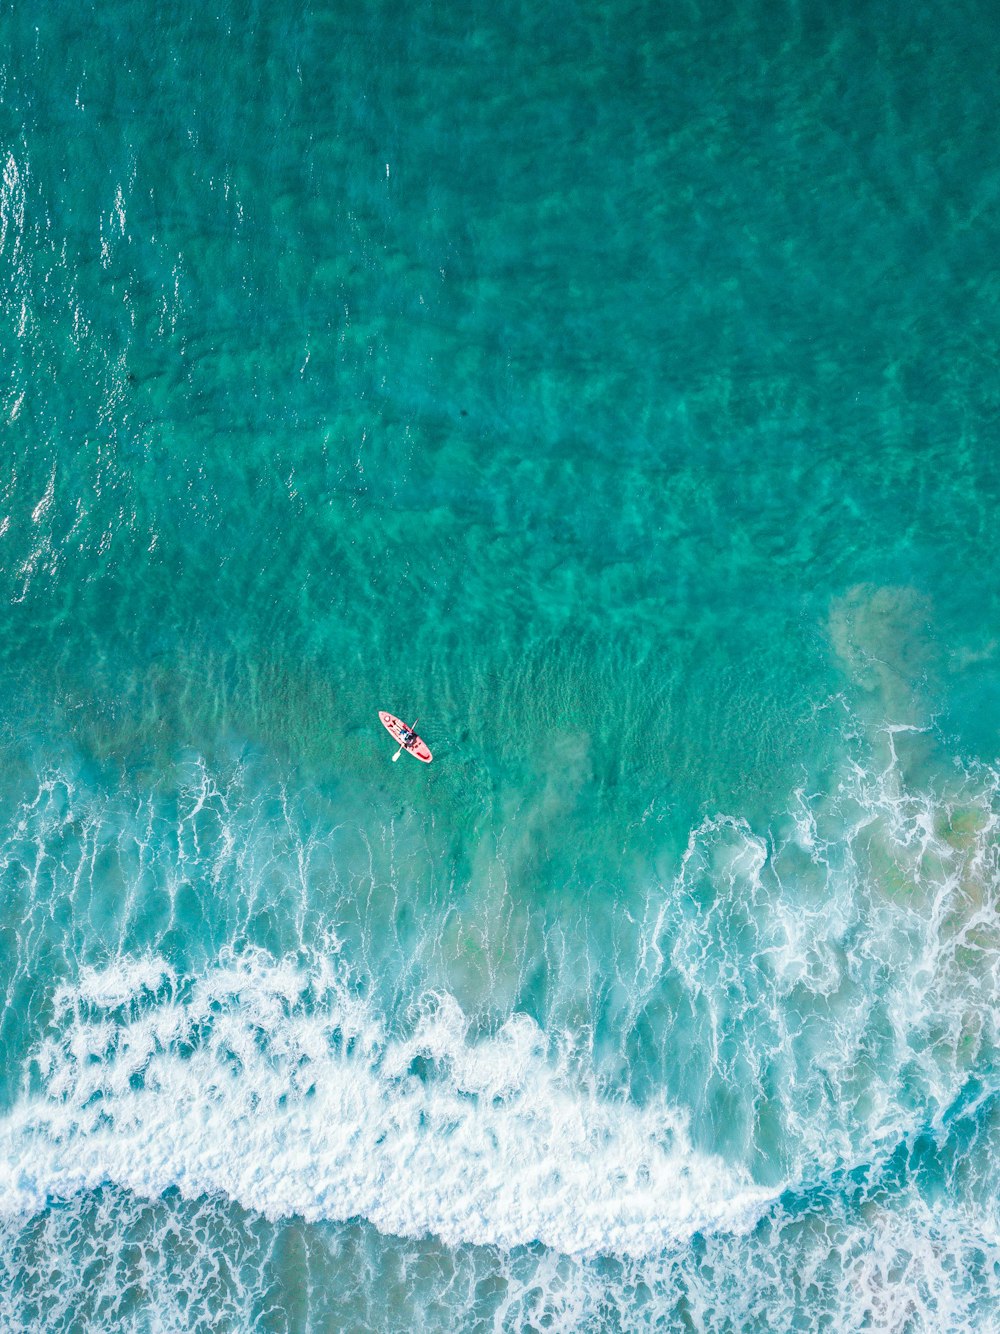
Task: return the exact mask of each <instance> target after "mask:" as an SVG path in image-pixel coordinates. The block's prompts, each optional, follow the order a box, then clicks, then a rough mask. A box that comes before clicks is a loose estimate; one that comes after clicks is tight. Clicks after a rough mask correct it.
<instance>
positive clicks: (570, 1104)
mask: <svg viewBox="0 0 1000 1334" xmlns="http://www.w3.org/2000/svg"><path fill="white" fill-rule="evenodd" d="M174 988H175V983H174V979H173V974H172V972H171V970H170V968H169V967H168V965H167V964H166V963H165V962H163V961H161V960H158V959H154V958H148V959H145V960H132V961H127V962H125V963H124V964H123V965H118V966H115V967H112V968H109V969H106V970H103V971H102V972H100V973H98V972H96V971H94V970H88V971H87V972H86V973H85V975H84V976H83V977H82V978H81V982H80V985H79V986H78V987H77V988H76V989H75V994H74V991H73V990H72V989H67V988H64V989H63V991H62V992H61V993H60V1006H61V1008H62V1010H63V1014H64V1016H65V1017H67V1018H68V1022H67V1023H66V1024H65V1025H64V1027H63V1030H62V1032H61V1034H60V1036H59V1037H58V1038H53V1039H51V1040H48V1041H46V1042H45V1043H44V1044H42V1047H41V1048H40V1050H39V1052H38V1057H37V1061H38V1068H39V1071H40V1072H41V1074H42V1077H43V1081H44V1087H45V1092H44V1094H43V1095H42V1096H36V1097H33V1098H31V1099H30V1100H27V1101H24V1102H22V1103H20V1104H19V1105H18V1106H17V1107H16V1108H15V1109H14V1110H13V1111H12V1112H11V1113H10V1114H9V1115H8V1116H7V1117H6V1118H5V1120H4V1121H3V1123H2V1124H0V1146H2V1151H0V1160H2V1167H0V1202H2V1208H3V1209H4V1211H6V1212H8V1213H10V1212H21V1213H24V1212H33V1211H37V1210H38V1209H40V1208H42V1207H43V1206H44V1203H45V1201H46V1199H47V1198H48V1197H50V1196H52V1195H57V1196H67V1195H71V1194H73V1193H74V1192H77V1191H80V1190H87V1189H93V1188H95V1187H97V1186H99V1185H101V1184H102V1183H106V1182H114V1183H116V1184H118V1185H121V1186H126V1187H128V1188H129V1189H130V1190H132V1191H135V1192H136V1193H138V1194H140V1195H146V1196H155V1195H157V1194H159V1193H160V1192H162V1191H164V1190H166V1189H167V1188H168V1187H171V1186H177V1187H179V1188H180V1190H181V1191H182V1192H183V1193H184V1194H185V1195H187V1196H196V1195H199V1194H201V1193H203V1192H220V1191H221V1192H224V1193H225V1194H226V1195H227V1196H228V1197H230V1198H231V1199H234V1200H237V1201H239V1202H240V1203H241V1204H243V1205H244V1206H245V1207H247V1208H251V1209H255V1210H258V1211H260V1212H261V1213H263V1214H265V1215H266V1216H267V1217H269V1218H277V1217H280V1216H287V1215H289V1214H299V1215H302V1216H304V1217H305V1218H307V1219H334V1220H335V1219H347V1218H351V1217H354V1216H358V1215H360V1216H363V1217H365V1218H367V1219H369V1220H370V1221H371V1222H373V1223H374V1224H375V1225H376V1226H377V1227H378V1228H379V1229H380V1230H382V1231H384V1232H388V1233H394V1234H397V1235H402V1236H417V1235H421V1234H424V1233H427V1232H431V1233H434V1234H436V1235H438V1236H439V1237H441V1238H442V1239H444V1240H445V1241H446V1242H448V1243H450V1244H460V1243H463V1242H479V1243H495V1244H499V1245H502V1246H508V1247H509V1246H516V1245H519V1244H522V1243H527V1242H532V1241H536V1240H538V1241H542V1242H544V1243H545V1244H547V1245H549V1246H552V1247H554V1248H556V1249H558V1250H560V1251H564V1252H567V1253H577V1254H586V1253H593V1252H598V1251H612V1252H616V1253H619V1254H642V1253H645V1252H648V1251H653V1250H656V1249H658V1248H660V1247H662V1246H663V1244H664V1240H665V1239H666V1238H685V1237H688V1236H690V1235H691V1234H692V1233H694V1232H695V1231H698V1230H703V1229H712V1230H714V1229H719V1228H723V1229H726V1228H746V1227H747V1226H749V1225H750V1224H752V1223H753V1221H754V1220H755V1219H756V1218H757V1216H758V1215H759V1212H760V1210H761V1208H762V1207H764V1206H765V1205H766V1203H767V1202H768V1199H769V1198H770V1197H769V1194H768V1192H766V1191H764V1190H762V1189H760V1188H759V1187H756V1186H754V1185H753V1183H752V1182H751V1181H750V1180H749V1179H748V1177H747V1176H746V1174H745V1173H743V1172H741V1171H738V1170H733V1169H731V1168H729V1167H727V1166H726V1165H725V1164H724V1163H723V1162H722V1161H721V1160H719V1159H718V1158H716V1157H713V1156H711V1155H708V1154H704V1153H700V1152H698V1151H696V1150H695V1148H694V1147H693V1146H692V1144H691V1141H690V1138H689V1135H688V1130H687V1127H686V1124H685V1120H684V1118H683V1117H682V1116H681V1115H680V1114H679V1113H678V1112H677V1111H676V1110H675V1109H672V1108H671V1107H669V1106H667V1105H665V1104H664V1103H662V1102H658V1103H656V1104H654V1105H652V1106H649V1107H646V1108H641V1109H640V1108H638V1107H636V1106H632V1105H629V1104H627V1103H622V1102H618V1101H611V1100H605V1099H601V1098H599V1097H598V1096H596V1095H593V1094H588V1093H586V1092H584V1091H582V1090H581V1089H580V1088H579V1087H574V1085H573V1083H572V1081H571V1080H570V1079H569V1077H568V1075H567V1073H566V1072H565V1071H564V1070H561V1069H560V1068H559V1065H558V1063H553V1062H552V1061H551V1060H550V1059H549V1056H550V1054H549V1053H548V1052H547V1051H546V1043H545V1039H544V1037H543V1035H542V1033H541V1032H540V1030H539V1029H538V1028H537V1026H536V1025H535V1024H534V1023H533V1022H532V1021H531V1020H530V1019H528V1018H527V1017H526V1016H524V1015H518V1016H514V1017H513V1018H512V1019H511V1020H509V1021H508V1023H507V1024H505V1025H504V1026H503V1028H502V1029H501V1030H500V1032H499V1033H498V1034H496V1036H494V1037H492V1038H487V1039H484V1040H482V1041H479V1042H472V1041H470V1039H469V1036H468V1033H467V1031H466V1030H467V1026H466V1021H465V1018H464V1016H463V1015H462V1013H461V1011H460V1010H459V1008H458V1006H457V1005H456V1003H455V1002H454V1001H453V1000H451V999H450V998H448V997H439V998H431V999H430V1000H429V1003H428V1005H427V1007H426V1009H425V1011H424V1013H423V1014H422V1015H421V1016H420V1017H419V1019H418V1021H417V1023H416V1024H415V1026H414V1029H413V1031H412V1034H411V1035H410V1036H409V1037H408V1038H406V1039H405V1040H401V1041H389V1040H386V1038H385V1037H384V1033H383V1030H382V1027H381V1025H380V1024H379V1023H378V1021H377V1019H376V1018H375V1017H374V1016H373V1015H372V1014H371V1013H370V1011H369V1009H368V1007H367V1006H366V1005H364V1004H363V1003H361V1002H359V1001H358V999H357V998H356V997H355V996H352V995H351V994H350V992H349V989H347V988H346V987H345V986H344V985H343V984H342V983H341V982H339V981H338V980H337V979H336V978H335V975H334V973H333V972H332V970H330V969H329V967H328V966H326V965H324V964H322V963H320V964H318V965H317V966H316V968H315V969H313V971H312V972H311V974H308V975H307V974H305V973H303V972H302V971H300V970H299V969H297V968H296V967H294V966H293V965H292V964H290V963H287V962H279V963H277V964H274V963H272V962H269V961H267V960H265V959H263V958H261V957H260V956H254V957H250V958H244V959H236V958H233V959H230V960H228V961H227V962H226V964H225V965H224V966H223V967H221V968H220V969H219V970H218V971H216V972H210V973H207V974H206V975H205V976H203V977H201V978H199V979H198V981H197V983H196V984H195V985H194V986H193V987H191V988H189V989H188V991H187V993H186V995H185V997H184V999H183V1000H178V999H177V998H176V997H175V995H174ZM154 989H155V990H158V993H159V998H158V999H157V1000H156V1001H155V1002H154V1003H152V1004H149V1003H144V1001H148V998H149V995H150V991H151V990H154ZM127 1001H128V1002H130V1003H131V1005H132V1007H133V1008H132V1011H130V1014H129V1017H128V1018H127V1019H125V1020H124V1021H123V1020H122V1019H121V1018H120V1017H119V1018H118V1020H117V1021H116V1022H112V1021H111V1020H110V1019H109V1018H108V1015H107V1010H108V1007H111V1008H117V1007H121V1006H122V1005H123V1004H124V1003H125V1002H127ZM418 1059H419V1061H421V1062H422V1063H423V1065H424V1071H423V1077H419V1076H418V1075H417V1074H416V1073H414V1063H415V1061H417V1060H418Z"/></svg>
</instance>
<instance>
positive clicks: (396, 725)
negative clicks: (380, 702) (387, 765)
mask: <svg viewBox="0 0 1000 1334" xmlns="http://www.w3.org/2000/svg"><path fill="white" fill-rule="evenodd" d="M378 716H379V721H380V722H381V724H382V726H383V727H384V728H385V730H386V731H387V732H390V733H391V734H392V736H393V737H394V738H395V739H396V741H397V742H398V743H399V745H400V746H402V748H403V750H408V751H409V752H410V754H411V755H415V756H416V757H417V759H418V760H421V761H422V762H423V763H424V764H430V762H431V760H432V759H433V758H434V757H433V756H432V755H431V753H430V751H429V750H428V749H427V745H426V742H423V741H421V739H420V738H419V737H418V736H417V734H416V732H414V731H413V729H412V728H411V727H407V725H406V723H404V722H403V720H402V719H401V718H397V717H396V715H395V714H393V713H386V711H385V710H384V709H379V711H378ZM407 737H411V738H412V740H406V738H407ZM398 754H399V752H398V751H397V752H396V755H393V757H392V758H393V759H396V758H397V757H398Z"/></svg>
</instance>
